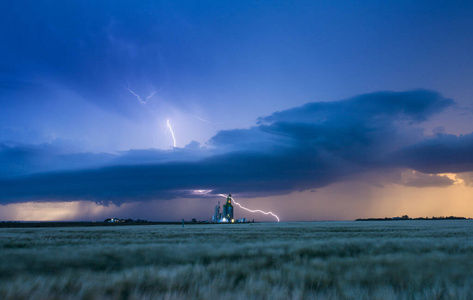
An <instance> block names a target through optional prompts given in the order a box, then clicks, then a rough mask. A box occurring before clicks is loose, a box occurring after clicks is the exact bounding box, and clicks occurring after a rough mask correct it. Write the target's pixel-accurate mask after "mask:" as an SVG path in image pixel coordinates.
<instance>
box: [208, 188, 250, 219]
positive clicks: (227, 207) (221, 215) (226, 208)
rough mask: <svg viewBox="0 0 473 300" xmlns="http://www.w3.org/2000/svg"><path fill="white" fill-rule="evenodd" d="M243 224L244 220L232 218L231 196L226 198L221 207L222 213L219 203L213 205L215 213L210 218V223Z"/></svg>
mask: <svg viewBox="0 0 473 300" xmlns="http://www.w3.org/2000/svg"><path fill="white" fill-rule="evenodd" d="M235 222H238V223H245V222H246V219H245V218H242V219H238V220H235V219H234V218H233V205H232V194H229V195H228V197H227V201H226V203H225V204H224V205H223V212H220V201H218V203H217V205H215V212H214V215H213V216H212V223H235Z"/></svg>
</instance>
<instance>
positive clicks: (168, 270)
mask: <svg viewBox="0 0 473 300" xmlns="http://www.w3.org/2000/svg"><path fill="white" fill-rule="evenodd" d="M0 251H1V253H0V299H311V298H312V299H473V221H470V220H440V221H415V220H413V221H380V222H301V223H250V224H222V225H186V226H185V227H184V228H182V227H181V226H180V225H149V226H119V227H56V228H2V229H0Z"/></svg>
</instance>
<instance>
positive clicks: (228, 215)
mask: <svg viewBox="0 0 473 300" xmlns="http://www.w3.org/2000/svg"><path fill="white" fill-rule="evenodd" d="M223 217H224V218H225V219H227V220H233V205H232V194H230V195H228V197H227V203H225V205H224V206H223Z"/></svg>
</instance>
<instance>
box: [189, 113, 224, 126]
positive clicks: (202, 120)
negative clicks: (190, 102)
mask: <svg viewBox="0 0 473 300" xmlns="http://www.w3.org/2000/svg"><path fill="white" fill-rule="evenodd" d="M192 116H193V117H194V118H196V119H197V120H199V121H201V122H204V123H207V124H210V125H214V126H215V125H218V123H212V122H210V121H207V120H205V119H202V118H199V117H197V116H194V115H192Z"/></svg>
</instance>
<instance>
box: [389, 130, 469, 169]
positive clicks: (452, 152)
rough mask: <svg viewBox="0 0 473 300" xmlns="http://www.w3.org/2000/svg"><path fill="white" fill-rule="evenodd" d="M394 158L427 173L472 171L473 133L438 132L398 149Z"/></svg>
mask: <svg viewBox="0 0 473 300" xmlns="http://www.w3.org/2000/svg"><path fill="white" fill-rule="evenodd" d="M392 158H393V161H394V162H395V163H396V164H399V165H402V166H406V167H409V168H412V169H416V170H419V171H421V172H425V173H461V172H468V171H472V170H473V134H471V133H470V134H467V135H460V136H455V135H450V134H437V135H436V136H434V137H430V138H427V139H425V140H423V141H421V142H419V143H416V144H413V145H409V146H407V147H405V148H403V149H401V150H399V151H397V152H396V153H395V154H394V155H393V156H392Z"/></svg>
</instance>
